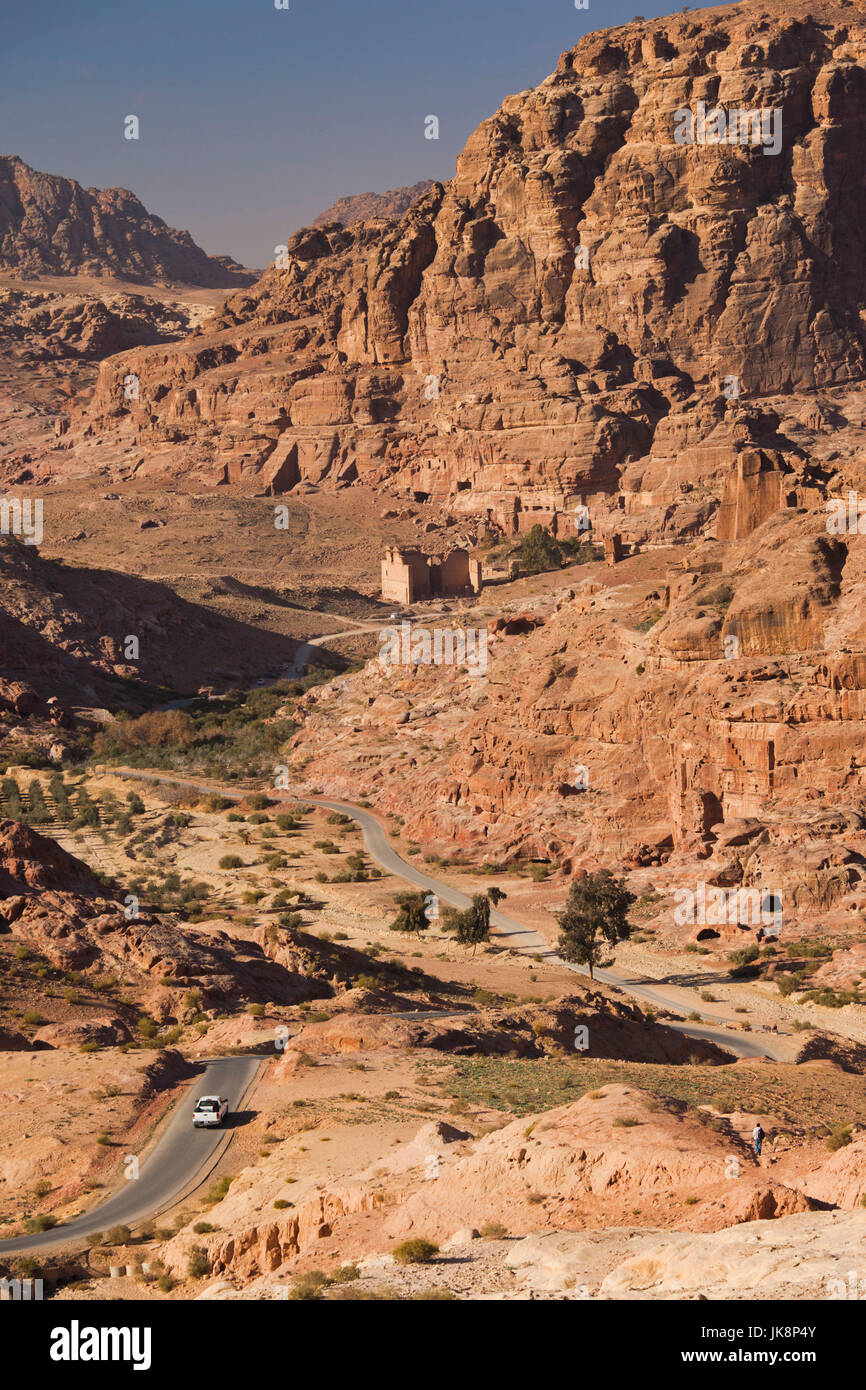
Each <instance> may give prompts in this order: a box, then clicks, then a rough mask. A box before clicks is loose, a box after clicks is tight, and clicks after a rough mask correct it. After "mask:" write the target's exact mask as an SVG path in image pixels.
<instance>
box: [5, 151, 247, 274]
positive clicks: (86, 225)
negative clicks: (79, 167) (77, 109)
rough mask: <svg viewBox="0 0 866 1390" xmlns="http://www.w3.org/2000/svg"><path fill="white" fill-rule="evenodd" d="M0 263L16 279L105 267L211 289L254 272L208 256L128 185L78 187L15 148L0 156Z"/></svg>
mask: <svg viewBox="0 0 866 1390" xmlns="http://www.w3.org/2000/svg"><path fill="white" fill-rule="evenodd" d="M0 270H2V271H8V272H13V273H14V274H16V275H18V276H20V277H21V278H23V279H27V278H32V277H33V276H39V275H76V274H77V275H97V276H100V275H102V276H104V275H110V276H116V277H118V278H120V279H124V280H133V281H136V282H142V283H146V284H154V285H164V284H183V285H199V286H208V287H211V288H216V289H219V288H226V289H228V288H231V287H235V286H239V285H249V284H251V283H252V281H253V280H254V279H255V274H254V273H253V272H252V271H247V270H245V269H244V268H243V266H240V265H238V263H237V262H236V261H233V260H232V259H231V257H229V256H208V255H207V254H206V253H205V252H204V251H202V249H201V247H200V246H197V245H196V244H195V242H194V241H193V239H192V237H191V236H190V234H189V232H182V231H177V230H175V228H174V227H169V226H167V225H166V223H165V222H163V220H162V218H161V217H156V216H155V215H154V214H153V213H150V212H148V211H147V209H146V208H145V207H144V206H143V204H142V203H140V202H139V200H138V198H136V196H135V194H134V193H130V191H129V190H128V189H126V188H105V189H99V188H82V186H81V184H79V183H77V182H76V181H75V179H66V178H61V177H60V176H59V175H56V174H42V173H40V172H39V171H38V170H36V169H31V168H30V166H29V165H28V164H25V163H24V161H23V160H22V159H19V158H18V156H17V155H2V156H0Z"/></svg>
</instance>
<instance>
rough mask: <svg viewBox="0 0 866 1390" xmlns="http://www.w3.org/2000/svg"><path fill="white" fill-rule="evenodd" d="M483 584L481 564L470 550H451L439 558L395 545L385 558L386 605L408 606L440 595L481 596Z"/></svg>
mask: <svg viewBox="0 0 866 1390" xmlns="http://www.w3.org/2000/svg"><path fill="white" fill-rule="evenodd" d="M482 584H483V580H482V576H481V561H480V560H473V559H472V557H471V556H470V554H469V552H468V550H450V551H448V553H447V554H446V555H443V556H438V555H426V554H425V553H424V551H423V550H412V549H406V550H401V549H398V548H397V547H396V546H392V547H390V548H389V549H388V550H386V551H385V555H384V557H383V559H382V599H383V601H384V602H385V603H399V604H409V603H415V602H416V601H417V600H418V599H425V598H434V597H436V596H437V595H443V596H444V595H454V596H457V595H460V594H478V593H480V592H481V588H482Z"/></svg>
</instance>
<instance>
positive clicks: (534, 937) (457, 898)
mask: <svg viewBox="0 0 866 1390" xmlns="http://www.w3.org/2000/svg"><path fill="white" fill-rule="evenodd" d="M117 775H119V776H121V777H132V778H136V777H137V778H141V779H142V780H144V781H147V782H164V783H167V784H168V785H169V786H185V787H190V788H191V789H193V790H195V791H201V792H210V793H212V794H213V795H216V796H224V797H227V798H228V799H229V800H231V801H242V800H243V799H244V797H245V796H248V795H250V794H251V790H252V789H250V788H248V789H245V790H243V791H235V790H228V789H227V788H225V787H222V786H213V785H211V784H209V783H206V782H195V781H192V780H191V779H187V778H182V777H165V776H163V775H162V774H161V773H155V772H136V771H133V770H132V769H119V770H117ZM284 799H285V800H286V801H299V802H301V803H302V804H306V805H314V806H323V807H325V808H326V809H327V810H331V811H341V812H342V813H343V814H344V815H347V816H349V817H351V819H352V820H353V821H355V823H356V824H357V825H358V826H360V828H361V830H362V832H363V835H364V844H365V846H366V848H367V852H368V853H369V855H370V858H371V859H373V860H375V862H376V863H377V864H378V865H379V866H380V867H381V868H383V869H387V870H388V872H389V873H391V874H394V876H395V877H396V878H402V879H403V880H404V881H405V882H406V883H411V884H412V886H413V887H415V888H423V889H425V890H426V891H427V892H429V893H434V894H435V895H436V896H437V897H438V898H439V899H440V901H442V902H445V903H448V904H449V906H451V907H459V908H465V907H469V905H470V903H471V901H472V899H471V897H469V896H468V894H466V893H461V892H460V890H459V889H457V888H452V887H451V885H450V884H447V883H444V882H443V881H442V880H441V879H438V878H434V877H433V875H432V874H428V873H425V872H424V870H423V869H418V868H416V867H415V865H414V864H411V863H409V862H408V861H407V860H405V859H402V858H401V857H400V855H399V854H398V853H397V852H396V850H395V849H394V848H393V847H392V845H391V843H390V841H389V839H388V835H387V832H386V830H385V828H384V826H383V825H382V824H381V822H380V821H379V820H377V818H376V817H375V816H374V815H371V813H370V812H369V811H366V810H364V809H363V807H361V806H355V805H353V804H352V803H351V802H347V801H331V800H328V799H325V798H322V797H315V796H292V795H289V794H288V793H285V794H284ZM490 921H491V925H492V926H493V927H495V928H496V932H497V935H499V936H505V937H508V938H509V941H510V943H511V944H512V945H513V946H514V948H515V949H516V950H519V951H524V952H526V954H527V955H532V956H536V955H538V956H541V957H543V959H544V960H545V961H546V962H547V963H548V964H551V965H559V966H562V967H563V968H565V969H566V970H573V971H574V972H575V973H576V974H580V975H587V974H588V973H589V972H588V971H587V970H586V969H585V968H584V967H583V966H579V965H573V964H571V963H570V962H568V961H564V960H562V959H561V958H560V957H559V956H558V955H557V954H556V952H555V951H554V950H553V949H552V947H551V945H550V943H549V942H548V941H545V939H544V937H543V936H541V935H540V934H539V933H538V932H536V931H533V930H532V928H531V927H525V926H522V925H521V923H520V922H517V921H516V920H515V919H514V918H513V917H509V916H508V915H507V914H506V913H504V912H500V911H498V909H494V910H493V911H491V913H490ZM595 978H596V979H597V980H601V981H602V982H603V983H604V984H608V985H611V986H612V987H613V988H615V989H620V990H622V991H623V993H625V994H630V995H632V997H633V998H635V999H640V1000H641V1001H642V1002H643V1003H646V1004H654V1005H656V1006H657V1007H659V1008H663V1009H669V1010H670V1011H671V1012H672V1013H677V1014H680V1015H685V1014H687V1013H690V1012H691V1011H692V1009H693V1008H695V1007H696V1006H695V1005H692V1004H686V1005H684V1004H683V1002H682V1000H680V999H677V998H676V997H675V996H672V995H670V994H668V993H666V992H665V990H664V989H663V988H662V987H661V986H660V984H659V982H658V981H655V980H650V979H632V978H631V977H630V976H628V975H625V974H623V973H622V972H621V971H619V970H613V969H609V970H596V972H595ZM700 1014H701V1019H702V1022H701V1023H694V1022H691V1021H689V1022H682V1023H675V1022H673V1021H671V1020H667V1026H668V1027H670V1028H675V1029H676V1030H677V1031H678V1032H680V1033H684V1034H685V1035H686V1036H687V1037H690V1038H698V1039H702V1040H704V1041H708V1042H714V1043H716V1044H717V1045H718V1046H719V1047H722V1048H724V1049H725V1050H726V1051H727V1052H732V1053H733V1054H734V1055H735V1056H737V1057H770V1058H773V1059H775V1060H779V1061H784V1060H785V1058H786V1057H787V1056H788V1052H789V1048H788V1047H786V1045H785V1043H784V1041H783V1038H776V1037H775V1036H774V1035H772V1034H770V1035H767V1034H753V1035H751V1036H749V1035H748V1034H745V1033H742V1032H739V1031H734V1030H733V1029H730V1028H726V1027H724V1024H725V1022H726V1020H725V1018H724V1016H723V1015H721V1014H714V1013H712V1012H711V1011H709V1010H707V1009H705V1008H703V1007H701V1008H700ZM703 1020H708V1021H707V1022H704V1021H703ZM716 1024H717V1025H718V1026H713V1025H716Z"/></svg>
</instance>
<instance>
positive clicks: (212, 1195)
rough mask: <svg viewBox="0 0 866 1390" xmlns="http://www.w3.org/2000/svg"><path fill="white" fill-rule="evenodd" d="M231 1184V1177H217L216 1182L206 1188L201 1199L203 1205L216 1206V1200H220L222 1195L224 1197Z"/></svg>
mask: <svg viewBox="0 0 866 1390" xmlns="http://www.w3.org/2000/svg"><path fill="white" fill-rule="evenodd" d="M231 1185H232V1179H231V1178H230V1177H223V1178H219V1179H218V1180H217V1182H215V1183H214V1184H213V1185H212V1186H211V1187H210V1188H208V1191H207V1193H206V1195H205V1197H204V1199H203V1201H204V1205H205V1206H208V1207H213V1206H216V1204H217V1202H221V1201H222V1199H223V1197H225V1195H226V1193H227V1192H228V1190H229V1188H230V1187H231Z"/></svg>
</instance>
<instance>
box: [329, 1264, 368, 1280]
mask: <svg viewBox="0 0 866 1390" xmlns="http://www.w3.org/2000/svg"><path fill="white" fill-rule="evenodd" d="M360 1277H361V1271H360V1269H359V1268H358V1266H357V1265H340V1268H339V1269H335V1270H334V1273H333V1274H332V1275H331V1283H332V1284H351V1283H353V1281H354V1280H355V1279H360Z"/></svg>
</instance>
